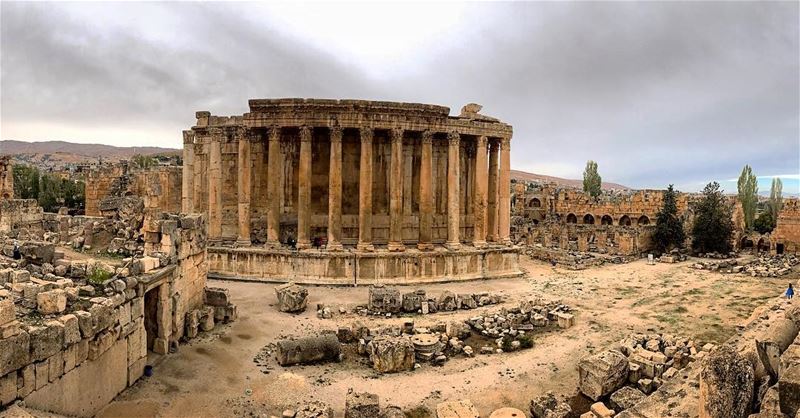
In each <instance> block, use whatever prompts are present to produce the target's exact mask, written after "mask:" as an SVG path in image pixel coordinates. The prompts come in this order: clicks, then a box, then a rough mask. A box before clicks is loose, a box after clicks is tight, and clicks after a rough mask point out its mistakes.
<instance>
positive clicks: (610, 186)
mask: <svg viewBox="0 0 800 418" xmlns="http://www.w3.org/2000/svg"><path fill="white" fill-rule="evenodd" d="M511 178H512V179H515V180H522V181H536V182H540V183H555V184H556V185H558V186H561V187H575V188H579V189H580V188H582V187H583V180H574V179H565V178H561V177H553V176H546V175H544V174H534V173H526V172H524V171H519V170H511ZM602 186H603V189H604V190H630V189H631V188H630V187H628V186H623V185H621V184H617V183H610V182H606V181H604V182H603V184H602Z"/></svg>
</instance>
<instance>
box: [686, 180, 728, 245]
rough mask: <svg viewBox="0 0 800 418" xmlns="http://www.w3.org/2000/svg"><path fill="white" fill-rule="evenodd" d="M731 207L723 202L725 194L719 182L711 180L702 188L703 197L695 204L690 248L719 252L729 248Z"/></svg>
mask: <svg viewBox="0 0 800 418" xmlns="http://www.w3.org/2000/svg"><path fill="white" fill-rule="evenodd" d="M731 212H732V210H731V207H730V205H728V204H727V203H726V202H725V196H723V195H722V191H721V190H720V188H719V183H717V182H713V183H709V184H708V185H706V187H705V188H704V189H703V198H702V199H701V200H700V202H699V203H698V205H697V210H696V216H695V219H694V226H693V227H692V249H693V250H694V251H695V252H699V253H708V252H713V251H717V252H721V253H727V252H729V251H730V250H731V236H732V234H733V221H732V220H731Z"/></svg>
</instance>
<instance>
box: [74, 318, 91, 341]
mask: <svg viewBox="0 0 800 418" xmlns="http://www.w3.org/2000/svg"><path fill="white" fill-rule="evenodd" d="M74 315H75V316H76V317H77V318H78V328H79V329H80V331H81V337H82V338H92V337H94V323H93V321H92V314H90V313H89V312H86V311H75V313H74Z"/></svg>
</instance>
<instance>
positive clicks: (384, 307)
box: [367, 285, 403, 313]
mask: <svg viewBox="0 0 800 418" xmlns="http://www.w3.org/2000/svg"><path fill="white" fill-rule="evenodd" d="M402 308H403V299H402V297H401V296H400V291H399V290H397V289H396V288H393V287H384V286H383V285H375V286H370V287H369V300H368V303H367V309H369V310H370V311H373V312H389V313H397V312H400V311H401V309H402Z"/></svg>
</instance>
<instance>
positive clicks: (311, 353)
mask: <svg viewBox="0 0 800 418" xmlns="http://www.w3.org/2000/svg"><path fill="white" fill-rule="evenodd" d="M341 352H342V348H341V344H339V339H338V338H337V337H336V334H324V335H321V336H318V337H306V338H300V339H296V340H283V341H279V342H278V350H277V352H276V358H277V360H278V364H280V365H281V366H284V367H285V366H291V365H294V364H306V363H316V362H326V361H339V358H340V356H341Z"/></svg>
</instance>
